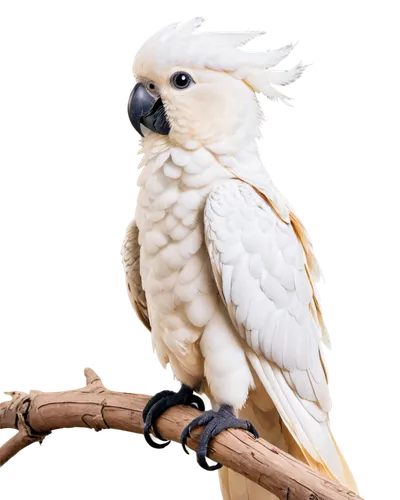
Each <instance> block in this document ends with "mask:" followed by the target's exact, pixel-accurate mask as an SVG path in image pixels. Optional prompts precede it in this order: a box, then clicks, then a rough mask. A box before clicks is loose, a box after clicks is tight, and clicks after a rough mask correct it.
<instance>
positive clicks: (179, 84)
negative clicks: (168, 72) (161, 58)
mask: <svg viewBox="0 0 400 500" xmlns="http://www.w3.org/2000/svg"><path fill="white" fill-rule="evenodd" d="M192 83H194V82H193V78H192V77H191V76H190V75H189V74H188V73H185V72H184V71H178V72H177V73H174V74H173V75H172V76H171V84H172V86H173V87H175V88H176V89H179V90H183V89H187V88H188V87H189V86H190V85H191V84H192Z"/></svg>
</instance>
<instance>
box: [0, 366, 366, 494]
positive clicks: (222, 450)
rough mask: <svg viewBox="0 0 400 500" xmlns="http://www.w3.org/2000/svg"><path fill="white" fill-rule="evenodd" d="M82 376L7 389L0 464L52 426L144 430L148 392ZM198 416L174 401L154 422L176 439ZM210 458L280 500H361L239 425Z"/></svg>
mask: <svg viewBox="0 0 400 500" xmlns="http://www.w3.org/2000/svg"><path fill="white" fill-rule="evenodd" d="M85 376H86V384H87V385H86V387H84V388H82V389H77V390H74V391H64V392H40V391H31V393H30V394H29V395H28V394H24V393H20V392H14V393H8V394H9V395H11V396H12V399H11V401H6V402H3V403H0V429H1V428H11V429H17V430H18V433H17V434H16V435H15V436H14V437H12V438H11V439H10V440H9V441H7V442H6V443H5V444H4V445H3V446H2V447H1V448H0V466H2V465H4V464H5V463H6V462H7V461H8V460H9V459H10V458H12V457H13V456H14V455H16V454H17V453H18V452H19V451H20V450H22V449H23V448H25V447H26V446H29V445H30V444H32V443H35V442H37V441H39V442H41V441H43V439H44V438H45V437H46V436H47V435H48V434H50V433H51V431H53V430H56V429H61V428H66V427H68V428H70V427H87V428H89V429H94V430H95V431H100V430H102V429H119V430H123V431H128V432H136V433H143V422H142V411H143V408H144V406H145V404H146V403H147V401H148V399H149V397H148V396H142V395H138V394H127V393H121V392H113V391H109V390H108V389H106V388H105V387H104V385H103V384H102V382H101V380H100V378H99V377H98V376H97V375H96V373H95V372H94V371H93V370H91V369H90V368H86V370H85ZM198 415H199V411H197V410H195V409H194V408H189V407H183V406H177V407H174V408H171V409H169V410H168V411H166V412H165V413H164V414H163V415H162V416H161V417H160V419H159V420H158V422H157V426H158V429H159V431H160V433H161V435H162V436H163V437H164V438H165V439H170V440H172V441H177V442H179V438H180V435H181V433H182V431H183V429H184V427H185V426H186V425H187V424H188V423H189V422H190V421H191V420H192V419H193V418H195V417H196V416H198ZM200 434H201V429H197V430H195V431H193V433H192V438H191V439H189V440H188V447H189V448H191V449H192V450H195V449H196V448H197V445H198V442H199V436H200ZM209 457H210V458H211V459H212V460H215V461H218V462H220V463H221V464H223V465H225V466H226V467H229V468H230V469H232V470H234V471H236V472H238V473H239V474H242V475H243V476H245V477H247V478H248V479H250V480H252V481H254V482H255V483H257V484H259V485H260V486H262V487H263V488H265V489H267V490H269V491H271V492H272V493H274V494H275V495H276V496H277V497H278V498H279V499H280V500H288V499H289V500H362V499H361V498H360V497H359V496H358V495H356V494H355V493H353V492H351V491H349V490H348V489H346V488H345V487H343V486H341V485H339V484H337V483H334V482H332V481H330V480H329V479H326V478H324V477H322V476H321V475H319V474H318V473H317V472H315V471H313V470H311V469H310V468H309V467H308V466H307V465H305V464H303V463H302V462H300V461H298V460H296V459H295V458H293V457H292V456H290V455H288V454H287V453H284V452H283V451H281V450H278V449H277V448H275V447H274V446H272V445H271V444H269V443H268V442H266V441H264V440H263V439H257V440H256V439H254V438H253V437H252V436H251V435H250V434H249V433H247V432H245V431H242V430H228V431H225V432H223V433H222V434H220V435H219V436H217V437H216V438H215V439H214V440H213V442H212V445H211V448H210V453H209ZM195 466H197V465H196V464H195V463H194V464H193V467H195Z"/></svg>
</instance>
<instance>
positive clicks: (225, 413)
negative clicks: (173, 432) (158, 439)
mask: <svg viewBox="0 0 400 500" xmlns="http://www.w3.org/2000/svg"><path fill="white" fill-rule="evenodd" d="M202 425H205V429H204V431H203V434H202V435H201V438H200V444H199V447H198V449H197V463H198V464H199V465H200V467H202V468H203V469H205V470H217V469H220V468H221V467H222V465H221V464H218V463H217V464H215V465H208V463H207V460H206V456H207V452H208V446H209V443H210V441H211V439H212V438H214V437H215V436H217V435H218V434H220V433H221V432H222V431H224V430H226V429H244V430H246V431H249V432H250V433H251V434H253V436H254V437H255V438H256V439H257V438H258V437H259V435H258V432H257V431H256V430H255V428H254V426H253V424H252V423H251V422H249V421H248V420H239V419H238V418H236V417H235V415H234V413H233V408H232V407H231V406H228V405H222V406H221V408H220V409H219V410H218V411H213V410H210V411H206V412H205V413H203V415H200V416H199V417H197V418H195V419H194V420H192V422H190V424H189V425H187V426H186V427H185V429H184V430H183V432H182V435H181V443H182V447H183V449H184V450H185V452H186V453H189V452H188V451H187V448H186V441H187V439H188V437H190V431H191V430H193V429H195V428H196V427H200V426H202Z"/></svg>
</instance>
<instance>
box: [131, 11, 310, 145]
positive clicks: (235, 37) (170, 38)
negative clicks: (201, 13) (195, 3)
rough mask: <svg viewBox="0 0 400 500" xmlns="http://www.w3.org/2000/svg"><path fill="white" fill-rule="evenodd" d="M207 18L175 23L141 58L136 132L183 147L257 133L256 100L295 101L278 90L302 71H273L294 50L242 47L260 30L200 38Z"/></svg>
mask: <svg viewBox="0 0 400 500" xmlns="http://www.w3.org/2000/svg"><path fill="white" fill-rule="evenodd" d="M202 22H203V20H202V19H201V18H196V19H193V20H191V21H188V22H186V23H181V24H173V25H170V26H167V27H166V28H164V29H163V30H161V31H159V32H158V33H156V34H155V35H153V36H152V37H151V38H150V39H149V40H147V42H146V43H145V44H144V45H143V46H142V47H141V49H140V50H139V52H138V54H137V55H136V58H135V62H134V65H133V72H134V75H135V77H136V79H137V82H138V83H137V84H136V86H135V87H134V89H133V91H132V93H131V95H130V98H129V103H128V113H129V118H130V120H131V123H132V125H133V126H134V128H135V129H136V130H137V131H138V132H139V133H140V134H141V135H145V136H146V135H147V134H148V133H149V130H150V131H151V132H153V133H156V134H161V135H168V136H169V137H170V140H171V141H172V142H173V143H175V144H177V145H180V146H182V147H185V148H188V149H193V148H196V147H198V146H200V145H210V144H216V143H221V141H222V142H224V141H226V140H228V139H231V140H232V138H236V139H237V141H239V142H241V139H242V138H243V137H245V136H248V135H253V136H257V135H258V130H259V122H260V118H261V113H260V110H259V106H258V102H257V99H256V96H255V93H256V92H261V93H263V94H264V95H266V96H267V97H269V98H270V99H272V100H282V101H284V102H286V101H287V99H289V98H288V97H286V96H285V95H283V94H282V93H281V92H279V91H278V90H277V89H276V88H275V85H287V84H289V83H291V82H293V81H294V80H296V79H297V78H298V77H299V76H300V75H301V74H302V72H303V70H304V66H302V65H301V64H298V65H297V66H295V67H294V68H292V69H291V70H287V71H279V70H273V69H271V68H273V67H274V66H275V65H276V64H278V63H279V62H280V61H281V60H282V59H284V58H285V57H286V56H287V55H288V54H289V53H290V51H291V50H292V48H293V46H292V45H287V46H286V47H282V48H280V49H277V50H269V51H266V52H262V53H251V52H244V51H242V50H238V47H240V46H242V45H244V44H245V43H247V42H249V41H250V40H252V39H253V38H255V37H257V36H259V35H261V34H263V33H262V32H234V33H205V32H203V33H194V31H195V29H196V28H198V27H199V26H200V25H201V23H202Z"/></svg>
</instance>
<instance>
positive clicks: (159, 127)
mask: <svg viewBox="0 0 400 500" xmlns="http://www.w3.org/2000/svg"><path fill="white" fill-rule="evenodd" d="M128 115H129V120H130V121H131V123H132V125H133V128H134V129H135V130H136V131H137V132H139V134H140V135H141V136H142V137H143V133H142V130H141V127H140V125H141V124H143V125H144V126H145V127H147V128H148V129H150V130H152V131H153V132H157V134H162V135H168V134H169V131H170V130H171V128H170V125H169V123H168V119H167V115H166V114H165V109H164V105H163V102H162V100H161V98H158V99H156V98H155V97H153V96H152V95H151V94H149V92H147V90H146V87H145V86H144V85H143V83H137V84H136V85H135V87H134V88H133V90H132V92H131V95H130V96H129V101H128Z"/></svg>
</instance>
